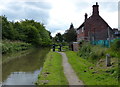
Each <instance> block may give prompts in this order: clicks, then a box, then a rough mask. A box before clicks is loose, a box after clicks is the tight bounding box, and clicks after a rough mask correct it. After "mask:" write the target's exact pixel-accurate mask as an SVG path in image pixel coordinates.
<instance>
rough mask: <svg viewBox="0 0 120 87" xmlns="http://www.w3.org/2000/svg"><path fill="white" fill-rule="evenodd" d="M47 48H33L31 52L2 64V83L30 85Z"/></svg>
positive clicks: (40, 66) (42, 61)
mask: <svg viewBox="0 0 120 87" xmlns="http://www.w3.org/2000/svg"><path fill="white" fill-rule="evenodd" d="M48 52H49V49H48V48H44V49H42V50H40V49H34V50H33V51H32V52H31V53H29V54H27V55H25V56H22V57H19V58H16V59H14V60H12V61H9V62H7V63H4V64H3V65H2V67H3V68H2V73H3V74H2V77H3V78H2V79H3V84H7V85H32V84H34V82H35V80H36V79H37V76H38V74H39V72H40V71H41V69H42V66H43V63H44V61H45V56H46V54H47V53H48Z"/></svg>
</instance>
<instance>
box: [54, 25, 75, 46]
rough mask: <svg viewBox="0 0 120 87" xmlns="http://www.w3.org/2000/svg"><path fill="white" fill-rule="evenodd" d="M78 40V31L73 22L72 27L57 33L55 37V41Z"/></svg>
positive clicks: (69, 41) (67, 41)
mask: <svg viewBox="0 0 120 87" xmlns="http://www.w3.org/2000/svg"><path fill="white" fill-rule="evenodd" d="M76 41H77V33H76V29H75V28H74V26H73V24H72V23H71V25H70V28H69V29H67V30H66V31H65V32H64V34H61V33H59V32H58V33H57V34H56V35H55V37H54V38H53V42H54V43H63V44H64V43H68V44H69V43H71V42H76Z"/></svg>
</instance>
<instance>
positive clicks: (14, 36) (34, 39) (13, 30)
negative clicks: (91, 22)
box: [0, 16, 51, 46]
mask: <svg viewBox="0 0 120 87" xmlns="http://www.w3.org/2000/svg"><path fill="white" fill-rule="evenodd" d="M0 17H1V18H2V39H9V40H20V41H23V42H27V43H32V44H33V45H35V46H48V45H49V44H50V43H51V35H50V32H49V31H47V30H46V29H45V26H44V25H43V24H41V23H39V22H36V21H34V20H27V19H25V20H22V21H20V22H10V21H8V20H7V17H5V16H0Z"/></svg>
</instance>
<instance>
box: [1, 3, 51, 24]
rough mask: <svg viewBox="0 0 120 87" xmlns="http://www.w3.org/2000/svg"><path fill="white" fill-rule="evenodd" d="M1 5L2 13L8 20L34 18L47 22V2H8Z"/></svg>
mask: <svg viewBox="0 0 120 87" xmlns="http://www.w3.org/2000/svg"><path fill="white" fill-rule="evenodd" d="M1 7H2V15H6V16H7V17H8V19H9V20H21V19H34V20H36V21H39V22H42V23H44V24H47V23H48V19H49V10H50V9H51V6H50V4H49V3H48V2H19V1H18V2H12V1H11V2H8V3H7V4H4V5H3V6H2V5H1Z"/></svg>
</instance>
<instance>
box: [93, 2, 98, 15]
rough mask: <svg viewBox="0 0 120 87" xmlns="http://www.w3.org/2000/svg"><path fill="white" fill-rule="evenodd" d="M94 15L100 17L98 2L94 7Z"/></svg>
mask: <svg viewBox="0 0 120 87" xmlns="http://www.w3.org/2000/svg"><path fill="white" fill-rule="evenodd" d="M92 15H99V5H98V3H97V2H96V5H93V14H92Z"/></svg>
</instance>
